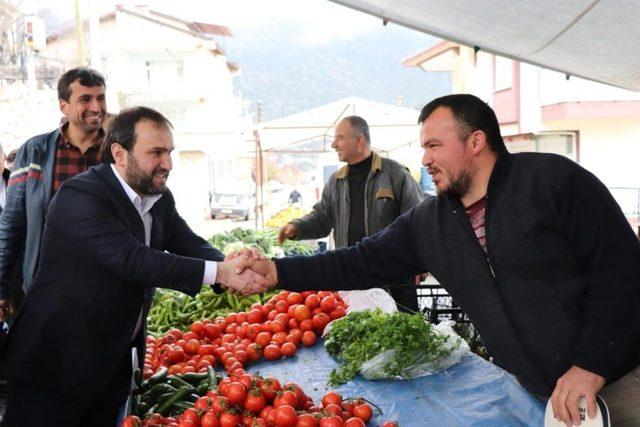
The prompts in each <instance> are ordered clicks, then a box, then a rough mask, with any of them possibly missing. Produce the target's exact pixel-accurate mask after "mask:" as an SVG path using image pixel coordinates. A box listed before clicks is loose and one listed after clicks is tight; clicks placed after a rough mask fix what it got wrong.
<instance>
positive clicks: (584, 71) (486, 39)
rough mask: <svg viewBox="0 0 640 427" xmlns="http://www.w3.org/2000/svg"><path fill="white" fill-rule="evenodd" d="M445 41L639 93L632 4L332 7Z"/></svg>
mask: <svg viewBox="0 0 640 427" xmlns="http://www.w3.org/2000/svg"><path fill="white" fill-rule="evenodd" d="M331 1H333V2H335V3H339V4H342V5H344V6H348V7H351V8H353V9H356V10H360V11H362V12H365V13H368V14H371V15H374V16H377V17H380V18H381V19H383V20H384V21H389V22H394V23H397V24H400V25H403V26H406V27H409V28H413V29H415V30H418V31H423V32H425V33H428V34H432V35H434V36H437V37H441V38H443V39H446V40H450V41H455V42H458V43H460V44H463V45H466V46H473V47H477V48H479V49H481V50H483V51H486V52H489V53H494V54H498V55H501V56H505V57H508V58H511V59H515V60H519V61H522V62H527V63H530V64H534V65H539V66H542V67H546V68H550V69H553V70H556V71H560V72H563V73H565V74H569V75H574V76H579V77H584V78H587V79H591V80H595V81H599V82H602V83H608V84H611V85H614V86H619V87H622V88H626V89H630V90H636V91H638V90H640V55H638V52H639V51H640V2H638V1H636V0H571V1H558V0H535V1H513V0H460V1H449V0H331Z"/></svg>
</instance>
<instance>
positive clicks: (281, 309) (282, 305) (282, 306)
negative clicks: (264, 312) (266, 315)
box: [276, 301, 289, 313]
mask: <svg viewBox="0 0 640 427" xmlns="http://www.w3.org/2000/svg"><path fill="white" fill-rule="evenodd" d="M288 309H289V304H287V302H286V301H278V302H277V303H276V311H277V312H278V313H286V312H287V310H288Z"/></svg>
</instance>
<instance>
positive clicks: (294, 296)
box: [287, 292, 304, 305]
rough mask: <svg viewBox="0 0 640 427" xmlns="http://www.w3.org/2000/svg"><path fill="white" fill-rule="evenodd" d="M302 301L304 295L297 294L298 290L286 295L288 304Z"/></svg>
mask: <svg viewBox="0 0 640 427" xmlns="http://www.w3.org/2000/svg"><path fill="white" fill-rule="evenodd" d="M303 301H304V297H303V296H302V294H299V293H298V292H291V293H290V294H289V295H288V296H287V304H289V305H293V304H302V302H303Z"/></svg>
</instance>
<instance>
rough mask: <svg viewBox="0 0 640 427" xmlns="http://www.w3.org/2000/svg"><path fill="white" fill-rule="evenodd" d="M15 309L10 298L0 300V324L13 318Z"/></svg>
mask: <svg viewBox="0 0 640 427" xmlns="http://www.w3.org/2000/svg"><path fill="white" fill-rule="evenodd" d="M14 313H15V307H14V305H13V299H12V298H6V299H0V322H6V321H8V320H9V319H10V318H12V317H13V314H14Z"/></svg>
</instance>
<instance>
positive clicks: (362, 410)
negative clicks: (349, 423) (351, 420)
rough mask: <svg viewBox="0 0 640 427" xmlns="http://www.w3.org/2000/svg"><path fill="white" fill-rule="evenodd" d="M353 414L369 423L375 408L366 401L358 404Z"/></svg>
mask: <svg viewBox="0 0 640 427" xmlns="http://www.w3.org/2000/svg"><path fill="white" fill-rule="evenodd" d="M353 416H354V417H358V418H360V419H361V420H362V421H364V422H365V423H368V422H369V421H370V420H371V417H372V416H373V410H372V409H371V406H369V405H367V404H366V403H363V404H361V405H356V406H355V408H353Z"/></svg>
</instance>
